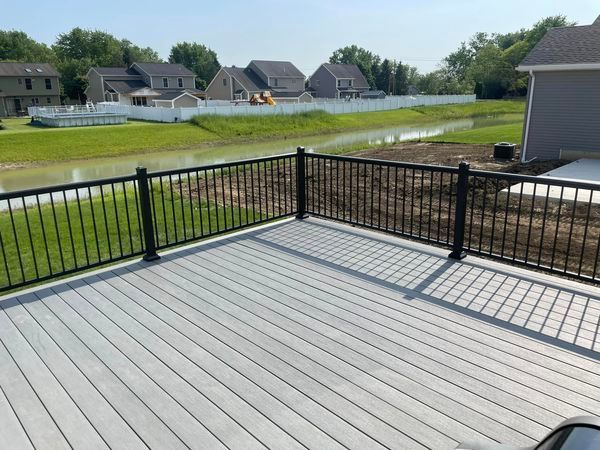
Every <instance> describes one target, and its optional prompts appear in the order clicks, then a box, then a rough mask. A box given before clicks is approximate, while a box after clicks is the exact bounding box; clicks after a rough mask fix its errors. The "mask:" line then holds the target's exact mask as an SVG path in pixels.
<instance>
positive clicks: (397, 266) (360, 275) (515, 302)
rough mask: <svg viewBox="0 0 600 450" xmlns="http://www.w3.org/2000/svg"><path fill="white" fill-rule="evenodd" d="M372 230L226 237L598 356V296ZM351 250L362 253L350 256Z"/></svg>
mask: <svg viewBox="0 0 600 450" xmlns="http://www.w3.org/2000/svg"><path fill="white" fill-rule="evenodd" d="M346 228H347V229H346ZM372 234H373V233H369V235H365V234H363V233H360V232H355V231H353V230H352V229H350V228H349V227H346V226H344V227H343V228H341V227H339V226H336V225H329V224H327V223H324V222H323V221H320V220H319V221H315V220H309V221H302V222H300V221H298V222H295V223H286V224H281V225H274V226H272V227H270V228H269V229H267V230H258V231H255V232H254V231H253V232H250V233H248V234H245V235H243V236H239V237H232V238H231V239H233V240H236V241H243V240H246V239H251V240H255V241H257V242H260V244H262V245H266V246H269V247H271V248H273V249H275V250H277V251H281V252H285V253H288V254H290V255H292V256H295V257H299V258H303V259H306V260H307V261H310V262H311V263H316V264H318V265H322V266H324V267H327V268H329V269H332V270H334V271H338V272H341V273H343V274H346V275H350V276H351V277H353V278H356V279H358V280H361V281H366V282H368V283H374V284H377V285H378V286H380V287H383V288H385V289H389V290H392V291H394V292H399V293H401V294H403V295H404V296H406V297H405V298H406V299H407V300H409V301H410V299H414V298H418V299H419V300H424V301H427V302H430V303H433V304H435V305H438V306H440V307H442V308H447V309H450V310H453V311H456V312H458V313H461V314H464V315H467V316H469V317H472V318H474V319H477V320H481V321H484V322H487V323H489V324H492V325H495V326H498V327H501V328H504V329H506V330H509V331H512V332H515V333H519V334H522V335H525V336H528V337H531V338H534V339H537V340H539V341H542V342H545V343H548V344H551V345H555V346H557V347H560V348H563V349H565V350H568V351H573V352H576V353H578V354H581V355H583V356H588V357H591V358H594V359H599V358H600V353H599V350H600V335H599V333H598V323H599V317H600V296H595V295H590V294H589V293H587V292H585V291H583V290H580V289H577V288H575V287H568V286H564V285H563V284H561V283H560V282H559V283H554V282H553V281H552V280H547V281H544V280H543V279H542V278H540V277H532V276H528V275H526V274H521V273H522V272H514V271H511V269H510V267H508V266H507V267H506V268H503V267H502V265H501V264H491V265H487V267H486V266H483V265H482V261H481V260H479V261H477V260H473V259H466V260H464V261H456V260H452V259H448V258H446V257H445V256H444V255H445V251H444V250H440V251H437V252H436V251H435V250H434V249H433V248H432V250H431V251H429V252H428V251H426V250H424V249H423V246H422V245H420V246H419V248H415V246H414V244H413V243H411V242H408V241H404V242H403V241H401V240H397V239H393V241H392V240H390V239H389V238H388V239H385V237H384V236H382V238H381V239H378V238H377V237H374V236H373V235H372ZM226 242H227V241H224V242H223V244H226ZM315 243H318V244H317V245H315ZM198 250H200V251H201V247H199V248H198ZM349 254H353V255H356V254H358V255H360V257H359V258H358V259H357V258H356V256H354V257H352V258H348V255H349ZM532 275H533V274H532ZM545 277H548V276H545ZM557 281H560V279H557Z"/></svg>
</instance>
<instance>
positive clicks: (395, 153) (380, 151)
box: [351, 142, 565, 175]
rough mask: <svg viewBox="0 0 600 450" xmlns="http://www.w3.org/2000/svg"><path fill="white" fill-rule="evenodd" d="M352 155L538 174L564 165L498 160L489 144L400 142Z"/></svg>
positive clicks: (558, 162)
mask: <svg viewBox="0 0 600 450" xmlns="http://www.w3.org/2000/svg"><path fill="white" fill-rule="evenodd" d="M351 156H357V157H360V158H375V159H386V160H392V161H402V162H414V163H420V164H437V165H442V166H454V167H455V166H458V164H459V163H460V162H461V161H468V162H469V163H470V164H471V168H473V169H479V170H491V171H494V172H507V173H519V174H523V175H540V174H542V173H545V172H548V171H549V170H552V169H555V168H557V167H560V166H562V165H564V164H565V162H562V161H534V162H532V163H530V164H521V163H520V162H519V161H518V159H517V158H516V159H515V161H501V160H496V159H494V148H493V146H492V145H475V144H441V143H434V142H403V143H399V144H395V145H393V146H390V147H385V148H370V149H366V150H361V151H358V152H354V153H352V154H351Z"/></svg>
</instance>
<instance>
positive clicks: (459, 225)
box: [448, 161, 469, 259]
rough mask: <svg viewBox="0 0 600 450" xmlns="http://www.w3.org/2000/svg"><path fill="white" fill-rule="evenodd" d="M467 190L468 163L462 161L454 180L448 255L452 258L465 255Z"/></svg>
mask: <svg viewBox="0 0 600 450" xmlns="http://www.w3.org/2000/svg"><path fill="white" fill-rule="evenodd" d="M468 192H469V163H468V162H467V161H462V162H461V163H460V164H459V165H458V180H457V181H456V210H455V211H454V242H453V243H452V253H450V254H449V255H448V256H449V257H450V258H453V259H463V258H464V257H465V256H467V253H466V252H465V250H464V243H465V225H466V222H467V195H468Z"/></svg>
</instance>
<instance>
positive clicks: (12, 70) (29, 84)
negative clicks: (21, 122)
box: [0, 62, 60, 117]
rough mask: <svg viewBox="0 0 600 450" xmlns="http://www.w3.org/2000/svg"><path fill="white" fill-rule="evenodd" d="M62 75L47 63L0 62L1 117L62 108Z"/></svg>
mask: <svg viewBox="0 0 600 450" xmlns="http://www.w3.org/2000/svg"><path fill="white" fill-rule="evenodd" d="M59 76H60V75H59V74H58V72H57V71H56V69H55V68H54V67H52V66H51V65H50V64H46V63H16V62H0V117H5V116H14V115H18V114H21V113H24V112H25V111H26V110H27V107H28V106H58V105H60V85H59V82H58V81H59Z"/></svg>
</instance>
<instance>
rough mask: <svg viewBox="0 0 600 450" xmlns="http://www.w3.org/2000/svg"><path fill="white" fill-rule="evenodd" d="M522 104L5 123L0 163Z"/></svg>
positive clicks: (318, 130)
mask: <svg viewBox="0 0 600 450" xmlns="http://www.w3.org/2000/svg"><path fill="white" fill-rule="evenodd" d="M523 109H524V103H523V102H522V101H485V102H477V103H472V104H466V105H443V106H430V107H420V108H412V109H400V110H392V111H380V112H370V113H354V114H341V115H329V114H325V113H323V112H319V111H315V112H312V113H308V114H296V115H288V116H283V115H275V116H254V117H248V116H233V117H226V116H199V117H198V118H196V119H195V120H194V121H193V122H192V123H181V124H161V123H149V122H137V121H134V122H129V123H128V124H127V125H114V126H102V127H86V128H70V129H46V128H36V127H31V126H29V125H27V122H28V120H27V119H8V120H5V121H4V123H5V124H6V125H7V129H6V130H3V131H0V163H17V164H18V163H33V162H42V163H43V162H52V161H65V160H73V159H88V158H94V157H110V156H117V155H124V154H133V153H143V152H152V151H160V150H162V151H164V150H177V149H184V148H192V147H199V146H202V145H206V144H210V143H225V142H235V141H238V142H239V141H247V140H264V139H272V138H286V137H289V136H309V135H317V134H324V133H333V132H341V131H344V130H356V129H360V128H363V129H364V128H376V127H385V126H395V125H403V124H406V125H417V124H420V123H430V122H435V121H442V120H450V119H457V118H462V117H481V116H488V115H498V114H507V113H522V112H523Z"/></svg>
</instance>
